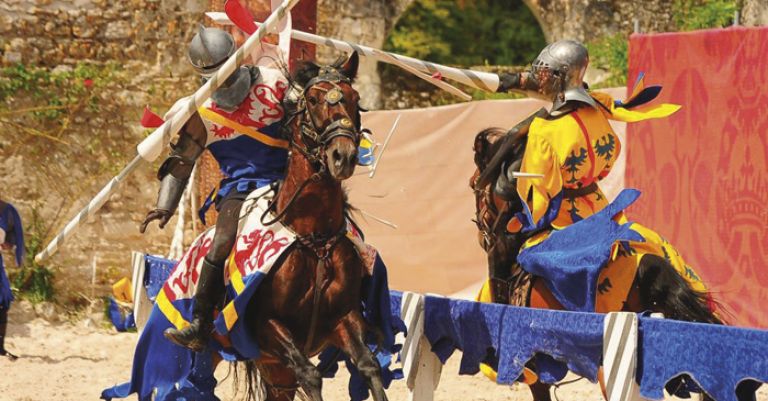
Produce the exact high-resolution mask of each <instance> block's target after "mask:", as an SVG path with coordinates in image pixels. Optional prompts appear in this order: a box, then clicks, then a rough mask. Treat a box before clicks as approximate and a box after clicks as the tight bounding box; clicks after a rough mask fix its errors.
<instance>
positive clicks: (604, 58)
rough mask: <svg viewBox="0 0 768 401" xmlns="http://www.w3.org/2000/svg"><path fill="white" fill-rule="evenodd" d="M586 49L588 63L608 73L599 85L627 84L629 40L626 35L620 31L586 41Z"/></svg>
mask: <svg viewBox="0 0 768 401" xmlns="http://www.w3.org/2000/svg"><path fill="white" fill-rule="evenodd" d="M587 49H588V50H589V59H590V64H591V65H592V66H593V67H597V68H599V69H601V70H605V71H607V72H608V74H609V76H608V78H607V79H606V80H605V81H603V82H601V83H600V86H603V87H614V86H625V85H626V84H627V74H628V72H629V65H628V61H627V53H628V51H629V41H628V39H627V37H626V36H624V35H623V34H620V33H617V34H615V35H610V36H606V37H603V38H600V39H598V40H595V41H593V42H590V43H588V44H587Z"/></svg>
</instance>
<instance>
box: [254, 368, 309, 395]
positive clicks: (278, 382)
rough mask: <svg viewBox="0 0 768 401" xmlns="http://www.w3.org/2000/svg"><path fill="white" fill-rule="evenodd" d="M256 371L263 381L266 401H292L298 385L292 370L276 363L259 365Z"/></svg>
mask: <svg viewBox="0 0 768 401" xmlns="http://www.w3.org/2000/svg"><path fill="white" fill-rule="evenodd" d="M258 369H259V373H261V376H262V378H263V379H264V384H265V386H264V387H265V388H266V390H267V394H266V395H267V401H293V398H294V397H295V395H296V390H297V389H298V388H299V385H298V382H297V381H296V374H294V372H293V370H292V369H290V368H288V367H286V366H285V365H283V364H281V363H277V362H271V363H259V364H258Z"/></svg>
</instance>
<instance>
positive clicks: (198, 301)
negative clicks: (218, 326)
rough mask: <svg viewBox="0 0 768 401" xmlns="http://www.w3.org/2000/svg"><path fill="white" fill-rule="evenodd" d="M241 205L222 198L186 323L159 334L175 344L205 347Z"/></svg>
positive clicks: (233, 241)
mask: <svg viewBox="0 0 768 401" xmlns="http://www.w3.org/2000/svg"><path fill="white" fill-rule="evenodd" d="M242 204H243V201H242V199H226V200H224V202H223V204H222V206H221V209H220V210H219V217H218V219H217V220H216V233H215V234H214V236H213V245H212V246H211V250H210V251H209V253H208V255H206V256H205V260H203V268H202V270H201V272H200V278H199V280H198V282H197V291H196V292H195V304H194V307H193V310H192V321H191V322H190V324H189V326H187V327H185V328H184V329H182V330H177V329H174V328H170V329H167V330H166V331H165V332H164V333H163V334H164V335H165V337H166V338H168V339H169V340H171V341H172V342H174V343H175V344H178V345H180V346H182V347H186V348H189V349H191V350H192V351H195V352H201V351H202V350H203V349H205V347H206V345H207V344H208V340H209V339H210V336H211V333H212V332H213V310H214V309H215V308H216V307H217V306H220V304H221V301H222V298H223V295H224V263H225V262H226V260H227V257H228V256H229V254H230V252H231V251H232V247H233V246H234V245H235V239H236V235H237V221H238V218H239V215H240V207H241V206H242Z"/></svg>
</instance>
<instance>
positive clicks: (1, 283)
mask: <svg viewBox="0 0 768 401" xmlns="http://www.w3.org/2000/svg"><path fill="white" fill-rule="evenodd" d="M13 248H16V250H15V255H16V265H17V266H21V264H22V262H23V261H24V229H23V227H22V225H21V216H19V212H18V211H16V208H15V207H13V205H11V204H10V203H6V202H4V201H3V200H2V199H0V249H2V250H12V249H13ZM11 302H13V293H12V292H11V283H10V282H9V281H8V275H7V274H5V266H4V265H3V255H2V254H0V356H6V357H8V359H10V360H11V361H15V360H16V359H17V356H16V355H13V354H12V353H10V352H8V350H6V349H5V331H6V328H7V326H8V309H9V308H10V307H11Z"/></svg>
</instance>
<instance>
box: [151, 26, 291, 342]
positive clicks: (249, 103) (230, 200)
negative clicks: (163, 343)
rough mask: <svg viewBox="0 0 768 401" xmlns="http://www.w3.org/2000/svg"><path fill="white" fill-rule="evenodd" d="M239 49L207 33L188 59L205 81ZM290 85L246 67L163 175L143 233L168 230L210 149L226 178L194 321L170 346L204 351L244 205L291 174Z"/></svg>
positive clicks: (190, 131) (188, 134) (188, 133)
mask: <svg viewBox="0 0 768 401" xmlns="http://www.w3.org/2000/svg"><path fill="white" fill-rule="evenodd" d="M236 50H237V47H236V43H235V40H234V38H233V37H232V35H230V34H229V33H228V32H225V31H222V30H220V29H216V28H206V27H202V26H201V27H200V29H199V31H198V32H197V34H196V35H195V36H194V38H193V39H192V41H191V42H190V43H189V47H188V57H189V62H190V64H192V67H193V68H194V70H195V71H196V72H197V73H198V74H199V75H200V76H201V77H202V80H203V81H206V80H207V79H209V78H210V77H212V76H213V75H214V74H215V73H216V71H217V70H218V69H219V68H220V67H221V66H222V65H223V64H224V62H225V61H226V60H227V59H228V58H229V57H230V56H231V55H232V54H233V53H234V52H235V51H236ZM287 86H288V85H287V82H286V81H285V78H284V77H283V74H282V73H281V71H279V70H277V69H274V68H266V67H257V66H253V65H245V66H241V67H239V69H238V70H236V71H235V72H234V73H233V74H232V75H231V76H230V77H229V78H228V79H227V80H226V81H225V82H224V83H222V84H221V86H220V87H219V88H218V89H217V90H216V91H215V92H214V93H213V95H212V97H211V99H209V100H208V101H206V103H205V104H204V105H203V106H202V107H201V108H200V109H199V110H198V111H197V112H196V113H195V114H194V115H193V116H192V117H191V118H190V119H189V121H188V122H187V123H186V124H185V125H184V127H183V128H182V129H181V131H180V133H179V137H178V140H177V141H176V143H175V144H172V145H171V151H170V155H169V156H168V158H167V159H166V160H165V161H164V162H163V164H162V165H161V167H160V169H159V171H158V174H157V177H158V179H159V180H160V190H159V194H158V199H157V206H156V207H155V208H154V209H153V210H151V211H150V212H149V213H148V214H147V216H146V218H145V220H144V222H143V223H142V224H141V227H140V231H141V232H142V233H144V232H145V230H146V228H147V225H148V224H149V223H150V222H152V221H154V220H158V221H159V226H160V228H163V227H164V226H165V225H166V224H167V223H168V221H169V220H170V218H171V217H172V216H173V214H174V212H175V211H176V208H177V206H178V204H179V201H180V199H181V196H182V193H183V192H184V189H185V187H186V185H187V183H188V181H189V177H190V175H191V173H192V168H193V167H194V165H195V162H196V161H197V160H198V158H199V157H200V155H201V154H202V153H203V151H204V150H206V149H207V150H208V151H209V152H210V153H211V155H212V156H213V158H214V159H216V161H217V162H218V164H219V167H220V168H221V172H222V173H223V175H224V178H223V179H222V180H221V182H220V183H219V185H218V187H217V188H216V189H214V191H213V192H212V193H211V194H210V196H209V197H208V198H207V200H206V202H205V203H204V204H203V206H202V208H201V209H200V211H199V214H200V218H201V220H202V221H203V222H205V212H206V211H207V210H208V209H209V208H210V207H211V206H214V205H215V208H216V210H217V211H218V217H217V220H216V231H215V235H214V237H213V243H212V245H211V249H210V251H209V252H208V254H207V255H206V257H205V259H204V262H203V267H202V270H201V273H200V277H199V279H198V284H197V290H196V293H195V297H194V299H195V302H194V309H193V319H192V320H191V321H190V324H189V326H187V327H185V328H183V329H181V330H177V329H175V328H170V329H168V330H166V331H165V333H164V335H165V336H166V337H167V338H168V339H169V340H170V341H172V342H174V343H176V344H178V345H181V346H184V347H187V348H189V349H191V350H193V351H196V352H200V351H202V350H203V349H204V348H205V346H206V344H207V343H208V340H209V338H210V335H211V332H212V331H213V310H214V309H215V308H216V306H218V305H219V304H220V303H221V302H222V301H223V294H224V289H225V287H224V263H225V261H226V259H227V257H228V256H229V255H230V252H231V250H232V248H233V246H234V244H235V240H236V233H237V228H238V218H239V216H240V209H241V206H242V204H243V201H244V200H245V198H246V197H247V195H248V194H249V193H250V192H251V191H253V190H254V189H256V188H260V187H263V186H265V185H269V184H271V183H272V182H274V181H276V180H278V179H280V178H281V177H282V176H283V173H284V170H285V168H286V162H287V156H288V154H287V143H286V142H285V141H284V140H281V139H280V138H279V136H280V131H279V130H280V121H281V119H282V117H283V115H284V111H283V106H282V100H283V96H284V94H285V90H286V88H287ZM171 112H173V109H171Z"/></svg>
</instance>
